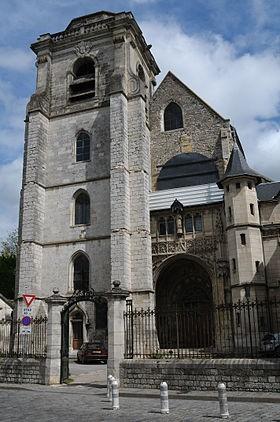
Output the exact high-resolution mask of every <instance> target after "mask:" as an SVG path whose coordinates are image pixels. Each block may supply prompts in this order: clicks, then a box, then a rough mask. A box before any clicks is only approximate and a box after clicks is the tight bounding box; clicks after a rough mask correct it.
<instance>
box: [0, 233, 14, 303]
mask: <svg viewBox="0 0 280 422" xmlns="http://www.w3.org/2000/svg"><path fill="white" fill-rule="evenodd" d="M17 243H18V233H17V230H14V231H12V232H10V233H9V234H8V236H7V238H6V239H5V240H4V241H2V242H1V249H0V293H2V294H3V295H4V296H5V297H6V298H7V299H14V297H15V275H16V257H17Z"/></svg>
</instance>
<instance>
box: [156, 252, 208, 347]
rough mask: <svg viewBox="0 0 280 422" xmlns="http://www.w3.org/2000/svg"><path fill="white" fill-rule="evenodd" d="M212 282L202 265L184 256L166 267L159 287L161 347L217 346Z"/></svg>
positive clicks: (157, 293) (172, 260)
mask: <svg viewBox="0 0 280 422" xmlns="http://www.w3.org/2000/svg"><path fill="white" fill-rule="evenodd" d="M213 322H214V321H213V299H212V286H211V280H210V277H209V274H208V272H207V270H206V269H205V268H204V267H203V266H202V265H201V264H200V262H199V261H197V260H195V259H192V258H188V257H185V256H183V257H182V256H180V257H178V258H175V259H174V258H173V259H170V260H169V261H168V262H167V263H165V265H164V266H163V268H162V270H161V271H160V273H159V276H158V279H157V283H156V323H157V331H158V337H159V343H160V347H161V348H163V349H165V348H195V349H197V348H207V347H210V346H213V341H214V333H213V328H214V323H213Z"/></svg>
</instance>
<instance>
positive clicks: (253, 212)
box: [250, 204, 255, 215]
mask: <svg viewBox="0 0 280 422" xmlns="http://www.w3.org/2000/svg"><path fill="white" fill-rule="evenodd" d="M250 213H251V214H252V215H255V208H254V204H250Z"/></svg>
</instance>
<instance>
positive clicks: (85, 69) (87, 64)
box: [73, 57, 95, 79]
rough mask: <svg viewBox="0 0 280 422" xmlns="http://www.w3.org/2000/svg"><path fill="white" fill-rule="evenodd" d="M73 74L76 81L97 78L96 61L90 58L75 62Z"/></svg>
mask: <svg viewBox="0 0 280 422" xmlns="http://www.w3.org/2000/svg"><path fill="white" fill-rule="evenodd" d="M73 73H74V75H75V79H80V78H94V77H95V66H94V61H93V60H92V59H91V58H90V57H85V58H83V59H78V60H77V61H76V62H75V65H74V68H73Z"/></svg>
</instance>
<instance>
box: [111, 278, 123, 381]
mask: <svg viewBox="0 0 280 422" xmlns="http://www.w3.org/2000/svg"><path fill="white" fill-rule="evenodd" d="M113 285H114V287H113V288H112V290H111V291H110V292H107V293H106V297H107V300H108V362H107V373H108V375H112V376H113V377H115V378H117V379H119V371H120V362H121V361H122V360H123V358H124V351H125V332H124V317H123V314H124V312H125V309H126V298H127V297H128V296H129V292H128V291H127V290H122V289H121V288H120V282H119V281H114V283H113Z"/></svg>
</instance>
